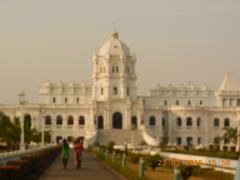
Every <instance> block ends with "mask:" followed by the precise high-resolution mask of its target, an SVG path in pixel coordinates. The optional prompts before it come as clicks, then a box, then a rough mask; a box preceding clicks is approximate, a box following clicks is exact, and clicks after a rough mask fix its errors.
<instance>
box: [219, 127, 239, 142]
mask: <svg viewBox="0 0 240 180" xmlns="http://www.w3.org/2000/svg"><path fill="white" fill-rule="evenodd" d="M225 130H226V132H225V133H224V135H223V136H222V138H223V139H227V140H229V141H230V142H232V143H233V144H237V140H238V137H239V134H238V129H237V128H226V129H225Z"/></svg>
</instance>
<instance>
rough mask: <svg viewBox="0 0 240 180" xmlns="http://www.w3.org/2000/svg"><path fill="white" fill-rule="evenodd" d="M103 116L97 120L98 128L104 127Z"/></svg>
mask: <svg viewBox="0 0 240 180" xmlns="http://www.w3.org/2000/svg"><path fill="white" fill-rule="evenodd" d="M103 126H104V124H103V117H102V116H98V120H97V128H98V129H103Z"/></svg>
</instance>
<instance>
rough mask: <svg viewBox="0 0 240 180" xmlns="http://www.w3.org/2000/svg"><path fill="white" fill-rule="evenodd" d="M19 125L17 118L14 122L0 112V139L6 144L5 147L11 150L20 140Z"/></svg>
mask: <svg viewBox="0 0 240 180" xmlns="http://www.w3.org/2000/svg"><path fill="white" fill-rule="evenodd" d="M20 135H21V127H20V122H19V119H18V118H15V119H14V122H12V121H11V120H10V118H9V117H8V116H7V115H5V114H4V113H2V112H0V139H1V140H2V141H4V142H6V144H7V149H8V150H11V148H12V146H16V145H17V144H19V142H20Z"/></svg>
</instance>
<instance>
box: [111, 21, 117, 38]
mask: <svg viewBox="0 0 240 180" xmlns="http://www.w3.org/2000/svg"><path fill="white" fill-rule="evenodd" d="M116 26H117V25H116V22H115V21H114V23H113V33H112V37H113V38H116V39H118V33H117V28H116Z"/></svg>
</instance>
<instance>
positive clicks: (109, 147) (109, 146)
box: [108, 141, 116, 153]
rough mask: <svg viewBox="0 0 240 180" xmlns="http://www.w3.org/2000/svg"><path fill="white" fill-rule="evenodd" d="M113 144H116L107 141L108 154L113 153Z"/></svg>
mask: <svg viewBox="0 0 240 180" xmlns="http://www.w3.org/2000/svg"><path fill="white" fill-rule="evenodd" d="M115 144H116V143H115V142H114V141H109V142H108V151H109V152H110V153H112V152H113V147H114V145H115Z"/></svg>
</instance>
